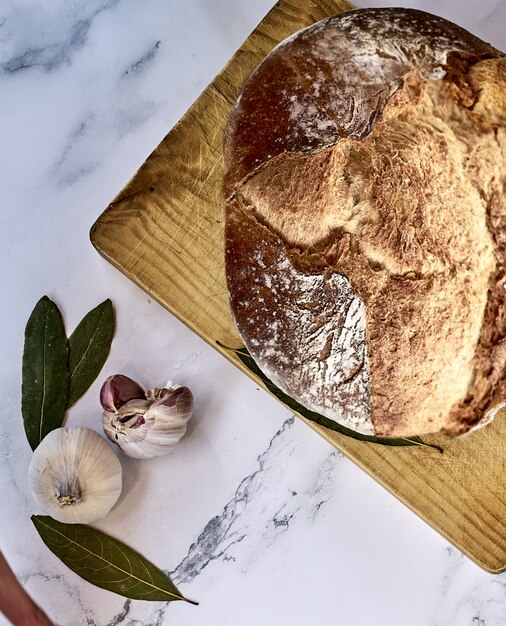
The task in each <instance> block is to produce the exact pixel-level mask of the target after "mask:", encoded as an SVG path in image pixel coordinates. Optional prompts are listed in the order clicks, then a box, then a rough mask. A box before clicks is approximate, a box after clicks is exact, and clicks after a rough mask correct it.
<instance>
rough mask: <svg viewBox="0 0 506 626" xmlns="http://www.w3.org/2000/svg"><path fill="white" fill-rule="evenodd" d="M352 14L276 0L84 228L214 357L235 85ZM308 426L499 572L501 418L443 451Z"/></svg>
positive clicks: (233, 337) (503, 528) (505, 450)
mask: <svg viewBox="0 0 506 626" xmlns="http://www.w3.org/2000/svg"><path fill="white" fill-rule="evenodd" d="M350 8H352V7H351V5H349V4H348V3H347V2H345V1H340V0H321V1H319V2H308V1H307V0H282V1H281V2H279V3H278V4H277V5H276V6H275V7H274V8H273V9H272V10H271V12H270V13H269V14H268V15H267V16H266V17H265V19H264V20H263V21H262V22H261V24H260V25H259V26H258V28H257V29H256V30H255V31H254V32H253V33H252V35H251V36H250V37H249V38H248V39H247V40H246V41H245V42H244V44H243V45H242V46H241V48H240V49H239V50H238V52H237V53H236V54H235V55H234V57H233V58H232V59H231V61H230V62H229V63H228V65H227V66H226V67H225V68H224V69H223V70H222V72H221V73H220V74H219V75H218V76H217V77H216V78H215V79H214V81H213V82H212V83H211V84H210V85H209V86H208V87H207V89H206V90H205V91H204V92H203V93H202V95H201V96H200V97H199V98H198V100H197V101H196V102H195V103H194V104H193V105H192V107H191V108H190V109H189V110H188V112H187V113H186V114H185V116H184V117H183V118H182V120H181V121H180V122H179V123H178V124H177V125H176V126H175V127H174V129H173V130H171V131H170V133H169V134H168V135H167V136H166V137H165V139H164V140H163V141H162V143H161V144H160V145H159V146H158V148H156V150H155V151H154V152H153V154H152V155H151V156H150V157H149V158H148V159H147V161H146V162H145V163H144V164H143V165H142V167H141V168H140V170H139V171H138V172H137V174H136V175H135V176H134V177H133V179H132V180H131V181H130V182H129V183H128V185H127V186H126V187H125V188H124V189H123V190H122V191H121V192H120V193H119V195H118V196H117V197H116V198H115V200H114V201H113V202H111V204H110V205H109V206H108V208H107V209H106V210H105V212H104V213H103V214H102V215H101V216H100V218H99V219H98V221H97V222H96V224H95V225H94V226H93V228H92V233H91V238H92V241H93V244H94V245H95V247H96V248H97V250H98V251H99V252H100V253H101V254H102V255H103V256H104V257H106V258H107V259H108V260H109V261H110V262H111V263H113V264H114V265H115V266H116V267H118V268H119V269H120V270H121V271H122V272H124V273H125V274H126V275H127V276H128V277H129V278H131V279H132V280H133V281H135V282H136V283H137V284H138V285H139V286H140V287H142V288H143V289H144V290H145V291H146V292H148V293H149V294H150V295H151V296H152V297H154V298H155V299H156V300H158V301H159V302H160V303H161V304H162V305H164V306H165V307H166V308H167V309H168V310H169V311H171V312H172V313H173V314H174V315H176V316H177V317H178V318H179V319H181V320H182V321H183V322H184V323H185V324H187V325H188V326H189V327H190V328H191V329H192V330H194V331H195V332H196V333H198V334H199V335H200V336H201V337H202V338H204V339H205V340H206V341H208V342H209V343H210V344H211V345H212V346H213V347H214V348H216V349H217V350H220V348H219V347H218V346H217V345H216V341H217V340H220V341H221V342H223V343H224V344H226V345H232V346H239V345H241V341H240V339H239V336H238V334H237V331H236V330H235V327H234V324H233V322H232V318H231V314H230V310H229V306H228V296H227V290H226V284H225V274H224V263H223V218H224V211H223V199H222V197H221V182H222V173H223V164H222V154H221V149H222V134H223V128H224V124H225V120H226V118H227V116H228V113H229V111H230V108H231V106H232V104H233V102H234V100H235V99H236V97H237V96H238V94H239V91H240V88H241V86H242V84H243V82H244V80H245V78H246V77H247V76H248V75H249V73H250V72H251V71H252V70H253V69H254V67H255V66H256V65H257V64H258V63H259V62H260V61H261V60H262V59H263V58H264V57H265V55H266V54H267V53H268V52H269V51H270V50H271V49H272V48H273V47H274V46H275V45H276V44H277V43H279V42H280V41H282V40H283V39H284V38H285V37H287V36H288V35H290V34H291V33H293V32H295V31H296V30H298V29H300V28H303V27H304V26H307V25H309V24H311V23H313V22H316V21H318V20H320V19H323V18H324V17H327V16H329V15H334V14H336V13H339V12H341V11H344V10H349V9H350ZM222 353H223V355H224V356H225V357H226V358H228V359H230V360H231V361H232V362H234V363H235V365H237V367H239V368H241V369H242V370H243V371H246V370H245V368H244V367H243V366H242V365H241V363H240V362H239V360H238V359H236V357H235V356H234V355H232V354H231V353H229V352H226V351H222ZM246 373H247V374H248V375H249V373H248V372H246ZM257 382H258V381H257ZM308 424H309V425H310V426H311V427H312V428H314V430H316V431H317V432H318V433H319V434H320V435H322V436H323V437H325V438H326V439H328V440H329V441H330V442H331V443H332V444H333V445H334V446H335V447H336V448H338V449H339V450H341V451H343V452H344V453H345V454H346V455H347V456H348V457H349V458H350V459H352V460H353V461H354V462H355V463H356V464H358V465H359V466H360V467H362V468H363V469H364V470H365V471H366V472H368V473H369V474H370V475H371V476H372V477H374V478H375V479H376V480H377V481H379V482H380V483H381V484H382V485H384V486H385V487H386V488H387V489H388V490H389V491H391V492H392V493H393V494H394V495H395V496H396V497H397V498H399V499H400V500H401V501H402V502H404V503H405V504H406V505H407V506H409V507H410V508H411V509H412V510H413V511H415V512H416V513H417V514H418V515H419V516H421V517H422V518H423V519H424V520H426V521H427V522H428V523H429V524H430V525H431V526H433V527H434V528H435V529H436V530H438V531H439V532H440V533H441V534H442V535H444V536H445V537H446V538H447V539H448V540H449V541H451V542H452V543H453V544H454V545H456V546H457V547H458V548H459V549H461V550H462V551H463V552H464V553H465V554H467V555H468V556H469V557H470V558H472V559H473V560H474V561H475V562H476V563H478V564H479V565H480V566H481V567H483V568H484V569H486V570H488V571H490V572H500V571H503V570H504V569H506V480H505V465H506V418H505V416H499V417H498V418H497V419H496V421H495V422H494V423H493V424H492V425H491V426H488V427H486V428H484V429H482V430H480V431H477V432H476V433H472V434H470V435H468V436H466V437H464V438H462V439H459V440H446V439H443V438H439V437H431V438H426V439H427V440H429V441H431V442H437V443H438V444H440V445H442V446H443V448H444V453H443V454H440V453H438V452H437V451H435V450H432V449H426V448H420V447H409V448H389V447H384V446H379V445H375V444H371V443H362V442H358V441H355V440H353V439H349V438H346V437H343V436H341V435H339V434H337V433H334V432H331V431H328V430H326V429H324V428H322V427H319V426H317V425H314V424H310V423H309V422H308Z"/></svg>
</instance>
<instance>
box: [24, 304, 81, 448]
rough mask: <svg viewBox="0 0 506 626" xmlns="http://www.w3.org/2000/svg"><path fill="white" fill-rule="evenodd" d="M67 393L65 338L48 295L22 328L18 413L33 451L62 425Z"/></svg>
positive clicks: (67, 371)
mask: <svg viewBox="0 0 506 626" xmlns="http://www.w3.org/2000/svg"><path fill="white" fill-rule="evenodd" d="M68 394H69V369H68V348H67V336H66V335H65V328H64V326H63V320H62V317H61V314H60V311H59V310H58V307H57V306H56V304H55V303H54V302H52V301H51V300H50V299H49V298H48V297H47V296H44V297H42V298H41V299H40V300H39V301H38V302H37V304H36V305H35V308H34V309H33V311H32V313H31V315H30V318H29V319H28V322H27V324H26V328H25V344H24V349H23V373H22V389H21V411H22V414H23V422H24V426H25V432H26V436H27V438H28V443H29V444H30V446H31V447H32V450H35V448H36V447H37V446H38V445H39V443H40V442H41V441H42V439H44V437H45V436H46V435H47V434H48V433H49V432H51V431H52V430H54V429H55V428H59V427H60V426H61V425H62V424H63V420H64V417H65V410H66V408H67V399H68Z"/></svg>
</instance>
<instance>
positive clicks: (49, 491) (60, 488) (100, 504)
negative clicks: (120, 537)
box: [28, 428, 121, 524]
mask: <svg viewBox="0 0 506 626" xmlns="http://www.w3.org/2000/svg"><path fill="white" fill-rule="evenodd" d="M28 477H29V482H30V488H31V490H32V493H33V497H34V498H35V501H36V502H37V504H38V505H39V506H40V507H41V509H43V510H44V512H45V513H47V514H48V515H50V516H51V517H53V518H54V519H55V520H58V521H59V522H64V523H66V524H74V523H80V524H89V523H91V522H95V521H96V520H98V519H101V518H102V517H104V516H105V515H107V513H109V511H110V510H111V509H112V507H113V506H114V504H115V503H116V501H117V499H118V498H119V495H120V493H121V463H120V462H119V459H118V457H117V456H116V455H115V454H114V451H113V449H112V448H111V446H110V445H109V444H108V443H107V442H106V441H105V439H103V438H102V437H101V436H100V435H99V434H98V433H96V432H95V431H94V430H91V429H90V428H57V429H56V430H53V431H51V432H50V433H49V434H48V435H46V437H44V439H43V440H42V441H41V443H40V444H39V445H38V447H37V448H36V449H35V451H34V453H33V456H32V461H31V463H30V468H29V474H28Z"/></svg>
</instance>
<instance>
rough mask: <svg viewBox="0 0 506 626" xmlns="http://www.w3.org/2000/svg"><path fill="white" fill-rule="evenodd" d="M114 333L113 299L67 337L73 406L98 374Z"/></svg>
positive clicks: (102, 305) (85, 319) (70, 404)
mask: <svg viewBox="0 0 506 626" xmlns="http://www.w3.org/2000/svg"><path fill="white" fill-rule="evenodd" d="M113 335H114V311H113V308H112V302H111V301H110V300H105V301H104V302H102V303H101V304H99V305H98V306H97V307H95V308H94V309H93V310H91V311H90V312H89V313H88V314H87V315H85V317H84V318H83V319H82V320H81V322H80V323H79V325H78V326H77V328H76V329H75V330H74V332H73V333H72V335H71V336H70V337H69V341H68V345H69V366H70V393H69V399H68V407H70V406H72V405H73V404H74V402H76V400H78V399H79V398H80V397H81V396H82V395H83V394H84V393H85V392H86V391H87V390H88V388H89V387H90V385H91V384H92V383H93V381H94V380H95V379H96V378H97V376H98V375H99V373H100V370H101V369H102V367H103V366H104V363H105V361H106V359H107V356H108V354H109V350H110V348H111V342H112V338H113Z"/></svg>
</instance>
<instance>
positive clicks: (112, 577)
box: [32, 515, 198, 604]
mask: <svg viewBox="0 0 506 626" xmlns="http://www.w3.org/2000/svg"><path fill="white" fill-rule="evenodd" d="M32 522H33V523H34V525H35V528H36V529H37V531H38V533H39V535H40V537H41V539H42V541H43V542H44V543H45V544H46V546H47V547H48V548H49V549H50V550H51V552H53V553H54V554H55V555H56V556H57V557H58V558H59V559H61V560H62V561H63V563H65V565H66V566H67V567H69V568H70V569H71V570H72V571H73V572H75V573H76V574H78V575H79V576H81V577H82V578H84V579H85V580H87V581H88V582H90V583H92V584H93V585H96V586H97V587H101V588H102V589H107V590H108V591H113V592H114V593H117V594H119V595H121V596H124V597H126V598H131V599H132V600H157V601H162V602H170V601H173V600H183V601H185V602H189V603H190V604H198V603H197V602H194V601H192V600H188V599H186V598H185V597H184V596H182V595H181V593H180V592H179V591H178V589H177V587H176V586H175V585H174V583H173V582H172V581H171V580H170V578H169V577H168V576H167V575H166V574H164V573H163V572H162V571H161V570H160V569H159V568H158V567H156V566H155V565H153V563H151V562H150V561H148V560H147V559H146V558H144V557H143V556H142V555H141V554H139V553H138V552H136V551H135V550H132V548H130V547H128V546H127V545H125V544H124V543H122V542H121V541H118V540H117V539H114V538H113V537H111V536H109V535H107V534H105V533H103V532H102V531H100V530H97V529H96V528H92V527H91V526H85V525H84V524H62V523H61V522H57V521H56V520H54V519H53V518H52V517H48V516H43V515H32Z"/></svg>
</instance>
